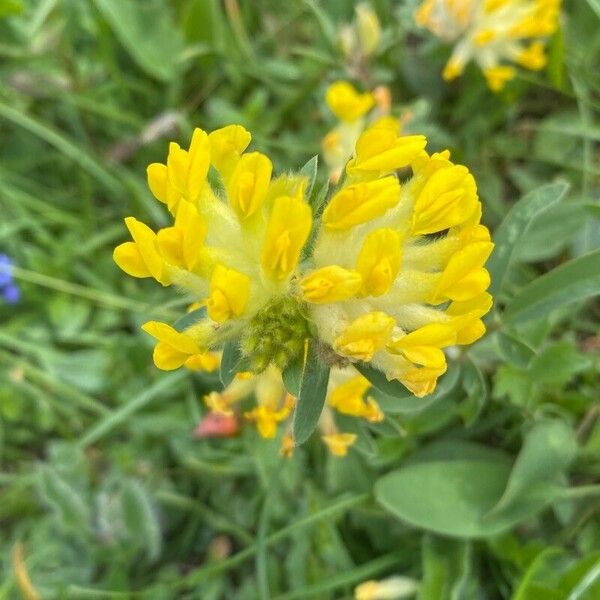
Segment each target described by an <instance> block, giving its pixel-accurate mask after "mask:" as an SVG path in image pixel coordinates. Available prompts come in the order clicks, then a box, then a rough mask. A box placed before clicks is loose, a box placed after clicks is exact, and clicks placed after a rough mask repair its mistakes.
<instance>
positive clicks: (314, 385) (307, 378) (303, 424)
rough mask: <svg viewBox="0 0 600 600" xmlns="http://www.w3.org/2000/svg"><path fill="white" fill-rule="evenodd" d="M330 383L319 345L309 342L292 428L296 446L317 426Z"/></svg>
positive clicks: (327, 369)
mask: <svg viewBox="0 0 600 600" xmlns="http://www.w3.org/2000/svg"><path fill="white" fill-rule="evenodd" d="M328 382H329V367H328V366H327V365H326V364H325V363H324V361H323V359H322V358H321V357H320V356H319V346H318V343H317V342H316V341H315V340H309V342H308V353H307V356H306V362H305V364H304V370H303V371H302V379H301V381H300V390H299V393H298V400H297V403H296V411H295V412H294V422H293V427H292V429H293V434H294V440H295V443H296V445H300V444H303V443H304V442H305V441H306V440H307V439H308V438H309V437H310V434H311V433H312V432H313V431H314V429H315V427H316V426H317V423H318V421H319V417H320V416H321V411H322V410H323V404H324V403H325V396H326V395H327V383H328Z"/></svg>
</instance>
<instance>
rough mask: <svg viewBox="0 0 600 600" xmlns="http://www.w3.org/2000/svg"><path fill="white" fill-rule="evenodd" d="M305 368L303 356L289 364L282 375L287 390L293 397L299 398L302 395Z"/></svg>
mask: <svg viewBox="0 0 600 600" xmlns="http://www.w3.org/2000/svg"><path fill="white" fill-rule="evenodd" d="M303 367H304V357H302V356H301V357H298V358H296V359H294V360H293V361H292V362H291V363H289V364H288V365H287V366H286V368H285V369H284V370H283V371H282V373H281V377H282V378H283V384H284V385H285V389H286V390H287V391H288V392H289V393H290V394H291V395H292V396H296V397H298V394H299V393H300V382H301V381H302V369H303Z"/></svg>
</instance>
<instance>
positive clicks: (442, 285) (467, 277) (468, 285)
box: [428, 242, 494, 304]
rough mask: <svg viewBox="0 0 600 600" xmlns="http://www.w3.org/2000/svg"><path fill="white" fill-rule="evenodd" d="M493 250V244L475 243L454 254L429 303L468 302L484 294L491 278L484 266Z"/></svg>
mask: <svg viewBox="0 0 600 600" xmlns="http://www.w3.org/2000/svg"><path fill="white" fill-rule="evenodd" d="M493 248H494V244H492V243H491V242H473V243H471V244H468V245H467V246H465V247H464V248H462V249H460V250H458V251H457V252H456V253H454V254H453V255H452V256H451V257H450V260H449V261H448V264H447V265H446V268H445V269H444V272H443V273H442V276H441V278H440V280H439V282H438V285H437V287H436V289H435V290H434V292H433V294H432V295H431V297H430V298H429V299H428V301H429V302H430V303H431V304H440V303H441V302H444V301H445V300H447V299H450V300H459V301H466V300H470V299H471V298H474V297H475V296H478V295H479V294H481V293H482V292H484V291H485V290H486V288H487V287H488V286H489V284H490V277H489V273H488V272H487V271H486V270H485V269H484V268H482V265H483V264H484V263H485V261H486V260H487V258H488V256H489V255H490V253H491V252H492V249H493Z"/></svg>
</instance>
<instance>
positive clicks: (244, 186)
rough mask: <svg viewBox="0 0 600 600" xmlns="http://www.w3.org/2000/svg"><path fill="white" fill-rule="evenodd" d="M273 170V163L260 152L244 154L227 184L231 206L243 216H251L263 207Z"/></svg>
mask: <svg viewBox="0 0 600 600" xmlns="http://www.w3.org/2000/svg"><path fill="white" fill-rule="evenodd" d="M272 170H273V164H272V163H271V161H270V160H269V158H268V157H267V156H265V155H264V154H261V153H260V152H251V153H249V154H243V155H242V157H241V158H240V160H239V161H238V163H237V166H236V167H235V169H234V171H233V174H232V175H231V179H230V180H229V184H228V186H227V195H228V197H229V202H230V203H231V206H232V207H233V208H234V209H235V210H236V212H237V213H238V214H239V215H240V216H241V217H242V218H247V217H250V216H251V215H253V214H254V213H255V212H256V211H257V210H259V209H260V208H261V206H262V204H263V202H264V200H265V197H266V195H267V190H268V188H269V184H270V182H271V172H272Z"/></svg>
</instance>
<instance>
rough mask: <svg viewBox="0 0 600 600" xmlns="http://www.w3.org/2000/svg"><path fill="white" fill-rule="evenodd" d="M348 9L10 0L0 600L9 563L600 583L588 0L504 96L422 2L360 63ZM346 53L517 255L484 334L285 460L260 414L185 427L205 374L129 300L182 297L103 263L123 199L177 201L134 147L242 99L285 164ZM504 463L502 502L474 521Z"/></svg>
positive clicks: (236, 583)
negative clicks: (441, 153) (254, 420)
mask: <svg viewBox="0 0 600 600" xmlns="http://www.w3.org/2000/svg"><path fill="white" fill-rule="evenodd" d="M354 4H355V3H354V2H351V1H349V0H327V1H326V2H325V1H323V2H317V1H316V0H299V1H297V2H279V1H267V0H254V1H245V0H239V1H236V0H224V1H222V2H221V1H218V0H23V1H22V2H21V1H20V0H0V252H4V253H6V254H8V255H10V256H11V257H12V259H13V260H14V262H15V265H16V267H15V271H14V275H15V278H16V280H17V281H18V282H19V285H20V286H21V289H22V294H23V298H22V301H21V302H20V304H18V305H17V306H14V307H11V306H6V305H2V304H0V528H1V531H0V599H6V600H13V599H17V598H20V597H23V598H28V596H27V593H26V592H24V591H23V589H24V588H23V585H21V586H19V583H18V573H19V570H22V569H23V568H25V569H26V570H27V572H28V573H29V577H30V579H31V581H32V583H33V586H34V587H35V589H36V590H37V593H38V594H39V597H41V598H43V599H44V600H45V599H63V598H69V599H71V598H72V599H79V598H97V599H100V598H102V599H103V598H122V599H125V598H127V599H128V598H149V599H153V600H154V599H157V600H161V599H165V600H166V599H172V598H185V599H201V600H211V599H215V600H216V599H220V598H223V599H230V598H236V599H238V598H239V599H242V600H244V599H254V598H273V599H275V598H277V599H279V600H284V599H288V600H291V599H292V598H298V599H304V598H319V599H325V600H327V599H341V598H351V597H352V590H353V588H354V586H355V585H357V584H358V583H360V582H361V581H364V580H366V579H370V578H383V577H385V576H387V575H393V574H400V575H404V576H406V577H410V578H413V579H414V580H416V581H418V582H419V583H420V590H419V592H418V594H419V598H421V599H422V600H437V599H440V600H442V599H444V600H445V599H452V600H458V599H470V598H473V599H475V598H491V599H495V598H507V599H508V598H515V599H518V600H542V599H543V600H546V599H550V600H554V599H563V598H564V599H568V600H593V599H595V598H600V485H599V478H600V422H599V420H598V416H599V414H600V403H599V402H600V387H599V382H598V366H599V362H600V361H599V356H598V352H599V349H600V332H599V322H600V319H599V316H600V306H599V305H598V302H597V294H598V292H599V291H600V280H599V278H600V276H599V273H600V255H599V252H600V251H599V248H600V220H599V219H600V208H599V207H600V203H599V198H600V195H599V191H600V177H599V176H600V160H599V157H600V154H599V152H598V142H599V141H600V118H599V117H598V115H599V112H600V69H599V67H600V34H599V33H598V32H599V25H600V3H599V2H598V0H570V1H565V2H564V7H563V14H562V18H561V23H562V26H561V29H560V30H559V32H558V33H557V34H556V35H555V36H554V37H553V38H552V40H551V41H550V43H549V53H550V60H549V64H548V67H547V69H546V70H544V71H543V72H540V73H529V72H528V73H525V72H522V73H521V74H520V75H519V77H518V78H517V80H516V81H514V82H512V83H511V84H510V85H509V86H508V87H507V89H506V90H505V91H504V92H503V93H501V94H499V95H494V94H492V93H490V92H489V91H488V90H487V88H486V87H485V83H484V81H483V78H482V77H481V75H480V73H479V72H478V71H477V70H476V69H474V68H472V69H471V68H470V69H468V71H467V73H466V74H465V76H464V77H463V78H462V79H460V80H459V81H458V82H456V83H454V84H452V85H447V84H445V83H444V82H443V81H442V80H441V78H440V75H439V73H440V71H441V68H442V66H443V63H444V61H445V59H446V58H447V56H448V52H449V49H448V48H445V47H443V46H441V45H440V44H439V43H438V42H437V41H435V40H432V39H431V37H430V36H428V35H427V34H425V33H424V32H422V31H419V30H418V29H417V28H416V26H415V25H414V23H413V21H412V17H411V14H412V11H413V9H414V7H415V4H416V3H415V2H414V1H409V0H407V1H398V2H394V1H391V0H390V1H387V0H373V2H372V7H373V8H374V9H375V10H376V12H377V14H378V16H379V19H380V21H381V23H382V28H383V35H382V40H381V44H380V48H379V51H378V52H377V53H376V55H375V56H374V57H372V59H371V60H370V61H368V62H366V63H365V64H363V65H361V68H360V69H358V70H357V69H354V68H351V66H349V65H348V64H347V61H346V60H345V59H344V56H343V54H342V52H341V51H340V49H339V44H338V42H337V32H338V30H339V27H340V26H341V25H343V24H345V23H348V22H350V21H351V20H352V18H353V8H354ZM338 78H350V79H352V80H353V81H354V82H355V83H356V84H357V85H359V86H360V87H363V88H368V87H370V86H372V85H373V84H385V85H388V86H389V87H390V88H391V90H392V93H393V97H394V101H395V104H394V113H395V114H397V115H400V114H402V113H404V112H405V111H410V112H411V114H412V120H411V122H410V130H411V131H415V132H419V133H425V134H427V136H428V138H429V148H430V150H438V149H443V148H446V147H448V148H450V149H451V150H452V152H453V157H454V159H455V160H456V161H459V162H463V163H464V164H467V165H468V166H469V168H470V169H471V170H472V171H473V173H474V174H475V176H476V179H477V181H478V185H479V189H480V194H481V197H482V200H483V203H484V221H485V222H486V224H488V225H489V226H490V227H491V228H492V229H493V230H494V231H496V242H497V244H498V246H499V247H501V248H504V249H507V248H509V249H510V250H511V254H510V260H509V261H508V262H507V264H506V267H507V268H506V269H505V270H503V271H502V272H503V273H504V272H505V276H504V278H503V281H502V285H501V287H499V289H498V290H497V292H498V293H497V294H496V308H495V311H494V313H493V314H492V315H491V317H490V319H489V322H488V326H489V329H490V334H489V335H488V336H487V337H486V338H485V339H484V340H483V341H482V342H480V343H479V344H477V345H476V346H475V347H474V348H473V349H472V350H470V351H469V354H468V355H464V356H463V357H462V358H461V360H460V361H458V363H457V366H456V369H457V370H458V375H457V376H456V377H457V379H456V380H455V382H457V383H456V385H454V387H452V386H450V385H448V386H447V387H452V390H451V393H450V392H448V393H444V394H438V395H437V396H436V397H434V398H433V401H427V402H423V403H422V404H421V405H414V404H412V405H411V406H410V407H407V406H404V407H400V409H398V407H397V405H394V403H393V402H389V403H388V404H386V405H385V406H384V408H386V409H387V410H388V419H387V421H386V423H385V426H382V427H380V428H378V429H374V430H370V431H366V432H365V436H367V439H368V442H369V443H368V444H363V445H361V448H359V449H357V450H353V451H352V452H351V453H350V454H349V456H348V457H347V458H346V459H343V460H340V459H336V458H334V457H331V456H329V455H327V453H326V451H325V450H324V449H323V447H322V446H321V445H320V443H319V440H313V441H310V442H309V443H308V444H307V445H306V446H304V447H302V448H301V449H300V450H299V451H298V452H297V453H296V455H295V457H294V458H293V459H292V460H287V461H286V460H284V459H281V458H280V457H279V456H278V453H277V442H276V441H274V442H269V441H265V440H261V439H260V438H259V437H258V436H257V434H256V432H255V431H253V430H252V429H251V428H248V429H247V430H244V432H243V434H242V435H241V436H240V437H238V438H235V439H229V440H224V441H202V442H200V441H198V440H195V439H194V438H193V436H192V431H193V429H194V426H195V425H196V424H197V422H198V421H199V419H200V418H201V416H202V414H203V411H204V408H203V406H202V403H201V400H200V399H201V397H202V395H203V393H205V392H206V391H207V390H210V389H214V388H216V387H218V380H217V378H215V377H201V376H197V375H192V374H190V373H185V372H176V373H170V374H167V373H164V372H159V371H158V370H157V369H155V367H154V366H153V365H152V364H151V359H150V356H151V348H152V342H151V340H150V339H148V337H147V336H145V335H143V334H142V333H141V332H140V330H139V326H140V324H141V323H142V322H143V321H145V320H147V319H148V318H150V317H156V318H160V319H163V320H166V321H173V320H174V319H175V318H177V316H178V315H179V314H180V313H181V312H182V311H183V309H184V306H185V304H186V301H185V299H183V298H181V297H178V296H177V295H176V294H174V293H172V292H171V291H169V290H164V289H161V288H160V286H156V285H154V284H153V283H152V282H149V281H140V280H133V279H131V278H128V277H126V276H125V275H124V274H123V273H122V272H120V271H119V270H118V268H117V267H116V266H115V265H114V263H113V261H112V256H111V255H112V248H113V247H114V246H115V245H116V244H117V243H119V242H121V241H123V240H124V239H125V238H126V232H125V228H124V225H123V222H122V219H123V217H125V216H128V215H135V216H136V217H137V218H139V219H141V220H144V221H145V222H147V223H149V224H151V225H152V226H153V227H160V226H164V225H165V224H166V215H165V213H164V212H163V211H162V209H161V207H160V206H159V204H158V203H157V202H156V201H155V200H154V199H153V198H152V197H151V194H150V193H149V191H148V190H147V188H146V184H145V167H146V165H147V164H148V163H149V162H152V161H161V160H164V157H165V154H166V147H167V142H168V140H178V141H181V142H182V143H186V144H187V141H188V140H189V137H190V134H191V131H192V129H193V127H195V126H200V127H202V128H204V129H207V130H210V129H213V128H216V127H219V126H222V125H225V124H228V123H240V124H242V125H244V126H245V127H246V128H248V129H249V130H250V131H251V132H252V133H253V136H254V142H253V144H254V147H255V148H257V149H260V150H261V151H263V152H266V153H268V154H269V155H270V156H271V157H272V159H273V161H274V163H275V166H276V169H277V170H278V171H279V172H281V171H284V170H297V169H299V168H300V167H301V166H302V165H303V164H304V163H305V162H306V161H307V160H309V159H310V158H311V157H312V156H313V155H315V154H317V153H318V152H319V144H320V140H321V138H322V136H323V135H324V133H325V132H326V131H327V130H328V128H330V127H331V126H332V125H333V117H332V116H331V115H330V114H329V113H328V111H327V109H326V107H325V104H324V101H323V98H324V92H325V89H326V87H327V85H328V84H330V83H331V82H332V81H334V80H336V79H338ZM319 177H320V178H322V179H324V178H325V173H324V171H323V170H321V171H320V173H319ZM553 182H567V183H568V184H569V190H568V192H567V193H566V194H564V195H561V193H560V192H561V191H564V190H563V187H562V186H561V184H560V183H557V184H556V185H555V186H551V187H550V188H548V187H542V188H540V186H544V185H545V184H549V183H553ZM530 192H532V195H529V196H526V195H527V194H528V193H530ZM523 196H525V197H526V199H525V200H524V201H523V202H518V201H519V199H520V198H521V197H523ZM550 204H552V205H551V206H550ZM511 209H512V210H511ZM507 214H508V217H507ZM511 215H512V216H511ZM505 219H506V220H505ZM503 220H504V225H503V226H502V227H500V224H501V223H502V222H503ZM496 267H497V270H496V272H499V270H502V269H501V266H500V267H498V265H496ZM449 376H450V375H448V377H449ZM432 441H435V442H441V443H443V444H446V446H443V447H442V448H441V450H440V448H437V449H436V448H435V447H434V448H433V450H432V449H431V442H432ZM467 444H476V445H474V446H467ZM484 446H485V448H484ZM490 448H494V449H495V450H494V451H493V452H500V451H502V452H503V453H504V454H503V455H502V457H501V458H498V461H499V462H498V463H496V462H494V461H496V458H497V457H496V458H494V457H492V455H491V453H492V451H491V450H489V449H490ZM488 450H489V453H488ZM432 452H433V454H431V453H432ZM427 453H429V455H428V454H427ZM519 453H520V454H519ZM488 454H489V456H488ZM434 455H435V458H434V459H432V458H431V457H432V456H434ZM427 456H429V458H427ZM505 456H506V457H509V458H507V459H506V461H508V462H506V461H505V462H502V461H504V460H505V458H504V457H505ZM517 456H519V459H518V460H517V462H516V463H515V464H514V465H513V466H512V471H510V465H511V464H512V463H511V461H514V460H515V457H517ZM453 457H454V459H455V464H453V465H452V464H449V463H452V462H453ZM427 460H429V461H430V462H427ZM420 461H421V462H422V461H425V462H426V467H422V466H421V467H419V464H421V463H420ZM500 463H502V466H499V467H498V469H500V470H503V469H504V470H506V469H509V471H510V479H509V481H508V484H507V488H506V490H505V491H504V495H503V501H502V506H500V508H498V507H496V508H497V509H498V511H500V513H497V514H496V516H498V514H500V516H501V517H502V518H501V519H500V520H499V521H498V518H499V517H498V518H497V519H496V521H494V520H493V519H492V520H491V521H490V520H486V519H483V520H482V522H481V523H479V525H478V528H476V529H477V530H476V531H472V527H471V526H472V524H473V523H472V519H471V518H470V517H469V514H470V513H469V510H471V509H473V507H474V508H475V509H477V510H480V509H481V506H480V504H478V503H479V502H480V500H481V499H479V496H478V495H482V494H483V495H485V494H487V493H488V491H489V490H492V488H493V487H494V486H495V485H496V483H497V482H496V480H495V479H494V480H493V481H492V480H490V481H488V478H489V477H491V475H489V474H490V473H491V472H492V471H494V469H495V468H496V466H497V465H498V464H500ZM411 465H412V466H411ZM490 465H491V466H490ZM494 465H496V466H494ZM507 465H508V466H507ZM399 468H400V469H401V470H400V471H397V469H399ZM509 471H506V476H508V472H509ZM494 472H495V471H494ZM502 472H504V471H502ZM390 473H391V475H390ZM384 476H385V477H387V478H388V479H381V478H382V477H384ZM390 477H391V479H390ZM378 481H380V483H378V484H377V485H376V486H375V484H376V482H378ZM503 481H504V483H506V477H505V479H504V480H503ZM385 482H387V484H386V483H385ZM490 482H491V483H490ZM386 485H387V488H389V489H388V490H387V492H386V489H387V488H386ZM374 486H375V488H374ZM403 486H406V487H403ZM486 486H487V487H486ZM490 486H491V487H490ZM488 488H489V489H488ZM374 489H375V490H377V491H376V494H375V495H374V494H373V490H374ZM390 489H391V492H390ZM473 490H474V491H473ZM408 491H410V493H408ZM500 491H501V490H500ZM405 492H406V493H405ZM490 493H492V495H493V493H495V492H493V490H492V492H490ZM384 496H385V498H384ZM481 501H482V500H481ZM463 509H464V510H463ZM461 511H463V512H461ZM464 511H466V512H464ZM461 515H462V516H461ZM465 515H466V516H465ZM461 519H463V520H461ZM502 519H503V520H502ZM490 523H495V525H494V526H491V525H490ZM498 523H500V525H498ZM449 530H452V535H450V536H448V535H441V534H442V533H444V532H446V533H447V532H448V531H449ZM19 547H20V548H22V550H23V556H24V565H23V563H22V562H19V561H18V560H16V559H15V552H14V550H15V548H19ZM15 567H17V568H15ZM28 600H30V597H29V599H28Z"/></svg>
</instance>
